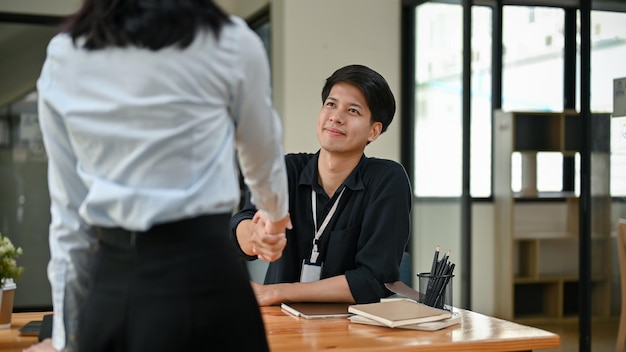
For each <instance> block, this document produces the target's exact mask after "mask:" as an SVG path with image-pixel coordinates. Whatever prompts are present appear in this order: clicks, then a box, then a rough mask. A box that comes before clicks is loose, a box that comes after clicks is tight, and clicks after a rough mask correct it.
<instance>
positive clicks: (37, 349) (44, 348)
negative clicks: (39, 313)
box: [22, 338, 57, 352]
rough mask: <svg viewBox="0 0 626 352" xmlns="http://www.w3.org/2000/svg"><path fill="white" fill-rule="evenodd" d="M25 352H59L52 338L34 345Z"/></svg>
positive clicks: (24, 351)
mask: <svg viewBox="0 0 626 352" xmlns="http://www.w3.org/2000/svg"><path fill="white" fill-rule="evenodd" d="M22 351H23V352H57V350H56V349H55V348H54V347H53V346H52V340H51V339H50V338H47V339H44V340H43V341H41V342H40V343H38V344H34V345H32V346H30V347H28V348H26V349H24V350H22Z"/></svg>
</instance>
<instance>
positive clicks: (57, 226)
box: [37, 16, 288, 350]
mask: <svg viewBox="0 0 626 352" xmlns="http://www.w3.org/2000/svg"><path fill="white" fill-rule="evenodd" d="M231 18H232V20H233V23H232V24H230V25H226V26H225V27H224V28H223V29H222V32H221V33H220V38H219V41H216V39H215V37H214V35H213V34H212V33H211V32H202V33H199V34H198V35H197V37H196V40H195V41H194V42H193V43H192V44H191V45H190V46H189V47H187V48H186V49H179V48H177V47H171V48H166V49H162V50H159V51H150V50H148V49H140V48H135V47H126V48H106V49H100V50H92V51H88V50H85V49H83V48H82V47H81V45H80V44H81V42H80V41H78V42H77V45H76V46H75V45H74V44H73V43H72V39H71V37H70V36H69V35H68V34H63V33H61V34H58V35H57V36H55V37H54V38H53V39H52V40H51V42H50V43H49V45H48V49H47V56H46V61H45V63H44V65H43V68H42V71H41V76H40V78H39V80H38V81H37V90H38V94H39V111H38V112H39V119H40V126H41V129H42V134H43V138H44V143H45V147H46V152H47V154H48V159H49V162H48V181H49V190H50V198H51V213H52V223H51V225H50V249H51V260H50V263H49V265H48V276H49V279H50V283H51V286H52V298H53V307H54V329H53V344H54V346H55V347H56V348H57V349H63V348H67V349H68V350H71V346H72V345H73V342H74V338H75V336H74V335H75V331H76V324H77V313H78V312H77V306H78V305H80V303H81V302H82V300H83V299H84V296H85V293H86V288H87V286H88V284H89V278H88V276H87V267H88V266H89V261H90V259H91V256H90V254H91V251H92V250H93V244H94V243H95V237H94V234H93V231H91V226H92V225H97V226H103V227H123V228H125V229H128V230H135V231H142V230H146V229H148V228H150V227H151V226H152V225H154V224H157V223H163V222H169V221H175V220H179V219H183V218H189V217H194V216H197V215H203V214H216V213H228V212H231V211H232V210H233V209H234V207H235V206H236V205H237V203H238V201H239V199H240V194H239V183H238V173H237V172H238V171H237V163H236V158H235V156H236V155H237V157H238V159H239V161H240V164H241V170H242V172H243V174H244V175H245V179H246V182H247V184H248V185H249V187H250V188H251V191H252V194H253V201H254V203H255V204H256V205H257V206H258V207H259V208H260V209H262V210H263V211H265V212H266V213H267V214H268V216H269V217H270V218H271V219H272V220H279V219H282V218H284V217H285V216H286V214H287V208H288V204H287V203H288V196H287V179H286V172H285V165H284V153H283V149H282V139H281V138H282V135H281V134H282V127H281V124H280V120H279V118H278V116H277V115H276V113H275V111H274V110H273V108H272V105H271V91H270V78H269V65H268V61H267V54H266V52H265V49H264V47H263V45H262V43H261V41H260V39H259V38H258V36H257V35H256V34H255V33H254V32H252V31H251V30H250V29H249V28H248V26H247V25H246V23H245V22H244V21H243V20H241V19H240V18H237V17H234V16H233V17H231ZM236 153H237V154H236Z"/></svg>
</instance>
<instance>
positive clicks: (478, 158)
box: [470, 6, 493, 197]
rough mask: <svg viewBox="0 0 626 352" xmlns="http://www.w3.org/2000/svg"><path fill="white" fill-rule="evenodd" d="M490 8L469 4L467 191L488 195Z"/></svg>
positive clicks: (489, 188) (489, 169) (473, 193)
mask: <svg viewBox="0 0 626 352" xmlns="http://www.w3.org/2000/svg"><path fill="white" fill-rule="evenodd" d="M492 15H493V11H492V10H491V8H488V7H483V6H473V7H472V77H471V84H472V97H471V99H472V101H471V119H472V121H471V126H470V128H471V137H470V138H471V142H470V144H471V146H470V194H471V196H472V197H489V196H490V195H491V95H492V94H491V69H492V67H493V65H492V62H491V47H492V43H491V42H492V29H491V27H492Z"/></svg>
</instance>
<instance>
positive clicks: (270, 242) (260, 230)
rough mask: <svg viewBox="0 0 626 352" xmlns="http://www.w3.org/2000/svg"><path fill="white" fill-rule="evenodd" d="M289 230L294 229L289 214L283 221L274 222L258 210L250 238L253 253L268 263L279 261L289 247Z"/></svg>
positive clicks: (253, 219)
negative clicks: (287, 233) (284, 250)
mask: <svg viewBox="0 0 626 352" xmlns="http://www.w3.org/2000/svg"><path fill="white" fill-rule="evenodd" d="M287 229H289V230H291V229H292V224H291V218H290V216H289V214H287V216H285V217H284V218H282V219H281V220H278V221H275V222H272V221H271V220H270V219H269V218H268V217H267V215H266V214H265V213H264V212H263V211H261V210H258V211H257V212H256V214H254V217H253V218H252V233H251V236H250V241H251V243H252V252H253V253H254V254H255V255H257V257H258V258H259V259H261V260H264V261H267V262H273V261H276V260H278V259H279V258H280V257H281V256H282V254H283V249H284V248H285V246H286V245H287V235H286V230H287Z"/></svg>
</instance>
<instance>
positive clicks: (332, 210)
mask: <svg viewBox="0 0 626 352" xmlns="http://www.w3.org/2000/svg"><path fill="white" fill-rule="evenodd" d="M345 190H346V187H343V188H342V189H341V193H339V196H338V197H337V199H336V200H335V203H334V204H333V206H332V208H330V210H329V211H328V214H326V218H324V222H322V225H320V228H319V229H318V228H317V194H316V193H315V190H313V189H311V208H312V209H313V225H315V238H314V239H313V249H312V250H311V260H310V262H311V263H315V262H317V257H318V256H319V255H320V253H319V248H318V247H317V243H318V242H319V238H320V237H321V236H322V233H324V229H326V226H327V225H328V223H329V222H330V219H331V218H332V217H333V215H334V214H335V211H336V210H337V205H338V204H339V199H341V196H342V195H343V191H345Z"/></svg>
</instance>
